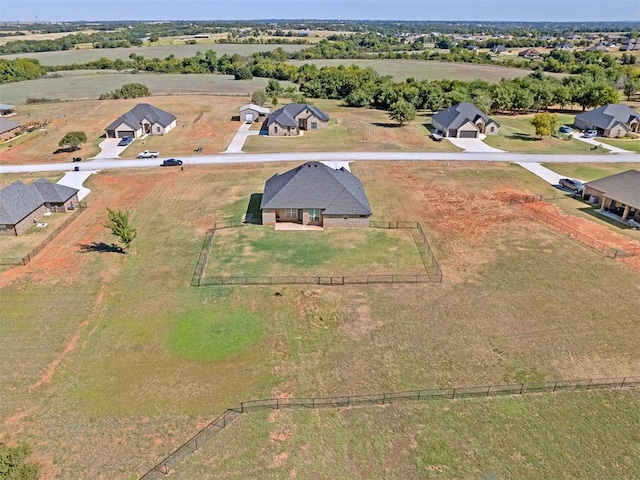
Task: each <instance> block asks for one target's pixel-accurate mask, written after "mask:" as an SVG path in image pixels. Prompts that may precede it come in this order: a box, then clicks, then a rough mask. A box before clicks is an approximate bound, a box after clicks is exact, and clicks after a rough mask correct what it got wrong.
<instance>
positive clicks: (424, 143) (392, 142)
mask: <svg viewBox="0 0 640 480" xmlns="http://www.w3.org/2000/svg"><path fill="white" fill-rule="evenodd" d="M311 103H312V104H313V105H316V106H317V107H319V108H321V109H322V110H324V111H325V112H327V113H328V114H329V116H330V117H331V120H330V122H329V126H328V127H327V128H325V129H322V130H319V131H315V132H311V131H305V132H304V134H303V135H302V136H298V137H269V136H266V135H260V136H253V137H249V138H247V141H246V142H245V144H244V148H243V150H244V151H245V152H248V153H279V152H333V151H345V152H346V151H360V152H362V151H366V152H371V151H374V152H392V151H405V152H406V151H408V152H415V151H429V152H457V151H460V149H458V148H457V147H455V146H454V145H452V144H451V143H450V142H435V141H433V140H431V138H429V134H430V130H429V128H428V125H429V124H430V123H431V117H430V116H428V115H424V114H419V115H418V116H417V117H416V119H415V120H413V121H411V122H409V123H408V124H406V125H404V126H400V125H399V124H398V123H396V122H394V121H393V120H390V119H389V114H388V113H387V112H384V111H382V110H375V109H372V108H349V107H344V106H342V102H340V101H337V100H311Z"/></svg>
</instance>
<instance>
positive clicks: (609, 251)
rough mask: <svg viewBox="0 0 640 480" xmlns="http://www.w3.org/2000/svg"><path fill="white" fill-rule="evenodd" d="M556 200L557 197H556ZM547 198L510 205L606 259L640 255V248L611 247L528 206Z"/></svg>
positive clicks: (522, 199) (517, 200)
mask: <svg viewBox="0 0 640 480" xmlns="http://www.w3.org/2000/svg"><path fill="white" fill-rule="evenodd" d="M554 198H555V197H554ZM545 200H546V198H545V197H542V196H540V195H535V196H529V197H514V198H512V199H511V200H510V201H509V205H511V206H512V207H514V208H515V209H516V210H518V211H519V212H521V213H522V214H524V215H526V216H527V217H529V218H533V219H535V220H538V221H540V222H542V223H544V224H546V225H549V226H550V227H551V228H553V229H554V230H556V231H558V232H560V233H562V234H564V235H566V236H568V237H571V238H574V239H576V240H578V241H579V242H580V243H582V244H584V245H587V246H588V247H591V248H593V249H594V250H596V251H598V252H600V253H602V254H603V255H605V256H606V257H609V258H618V257H635V256H636V255H640V248H630V249H624V248H617V247H612V246H611V245H607V244H606V243H604V242H602V241H600V240H597V239H596V238H594V237H591V236H589V235H586V234H584V233H582V232H580V231H579V230H576V229H575V228H573V227H571V226H569V225H567V224H566V223H562V222H561V221H560V220H558V219H557V218H554V217H553V216H551V215H547V214H546V213H542V212H539V211H538V210H536V209H535V208H532V207H531V206H529V205H527V204H528V203H536V202H540V201H545Z"/></svg>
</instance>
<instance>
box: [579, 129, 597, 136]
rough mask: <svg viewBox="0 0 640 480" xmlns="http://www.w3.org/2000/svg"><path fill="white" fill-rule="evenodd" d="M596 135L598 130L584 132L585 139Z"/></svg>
mask: <svg viewBox="0 0 640 480" xmlns="http://www.w3.org/2000/svg"><path fill="white" fill-rule="evenodd" d="M596 135H598V131H597V130H587V131H585V132H584V135H583V136H584V138H593V137H595V136H596Z"/></svg>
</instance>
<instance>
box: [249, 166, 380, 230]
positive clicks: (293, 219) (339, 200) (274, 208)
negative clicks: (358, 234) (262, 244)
mask: <svg viewBox="0 0 640 480" xmlns="http://www.w3.org/2000/svg"><path fill="white" fill-rule="evenodd" d="M260 211H261V212H262V224H263V225H276V224H277V223H282V222H289V223H298V224H302V225H318V226H323V227H368V226H369V218H370V217H371V207H370V206H369V201H368V200H367V195H366V193H365V191H364V188H363V187H362V183H361V182H360V179H358V177H356V176H355V175H353V174H352V173H351V172H350V171H348V170H347V169H345V168H344V167H343V168H340V169H334V168H331V167H329V166H327V165H325V164H323V163H321V162H307V163H305V164H303V165H300V166H299V167H296V168H294V169H292V170H289V171H287V172H285V173H282V174H275V175H274V176H273V177H271V178H269V179H268V180H267V181H266V183H265V186H264V193H263V194H262V201H261V203H260Z"/></svg>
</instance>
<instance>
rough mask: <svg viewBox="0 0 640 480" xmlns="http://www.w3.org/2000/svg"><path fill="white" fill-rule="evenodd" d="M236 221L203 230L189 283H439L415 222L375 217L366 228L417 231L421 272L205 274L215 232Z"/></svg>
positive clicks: (438, 270)
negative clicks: (200, 245)
mask: <svg viewBox="0 0 640 480" xmlns="http://www.w3.org/2000/svg"><path fill="white" fill-rule="evenodd" d="M244 225H245V224H244V223H241V222H238V221H226V222H216V223H214V225H213V228H212V229H210V230H208V231H207V234H206V236H205V240H204V242H203V247H202V250H201V252H200V256H199V257H198V261H197V263H196V267H195V269H194V272H193V276H192V279H191V285H192V286H194V287H201V286H221V285H367V284H380V283H385V284H399V283H403V284H409V283H442V269H441V268H440V264H439V263H438V260H437V259H436V257H435V254H434V253H433V250H432V249H431V246H430V245H429V242H428V240H427V235H426V234H425V232H424V229H423V228H422V225H421V224H420V223H419V222H410V221H390V222H389V221H385V222H383V221H376V222H371V223H370V228H383V229H398V228H405V229H411V230H412V231H416V232H417V238H416V236H414V237H413V239H414V242H415V244H416V247H417V248H418V251H419V253H420V258H421V260H422V264H423V266H424V272H420V273H415V274H395V273H388V274H379V275H342V274H332V275H262V276H248V275H230V276H220V275H218V276H205V271H206V267H207V263H208V261H209V257H210V255H211V250H212V248H213V244H214V239H215V234H216V232H217V231H218V230H220V229H222V228H235V227H241V226H244Z"/></svg>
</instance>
